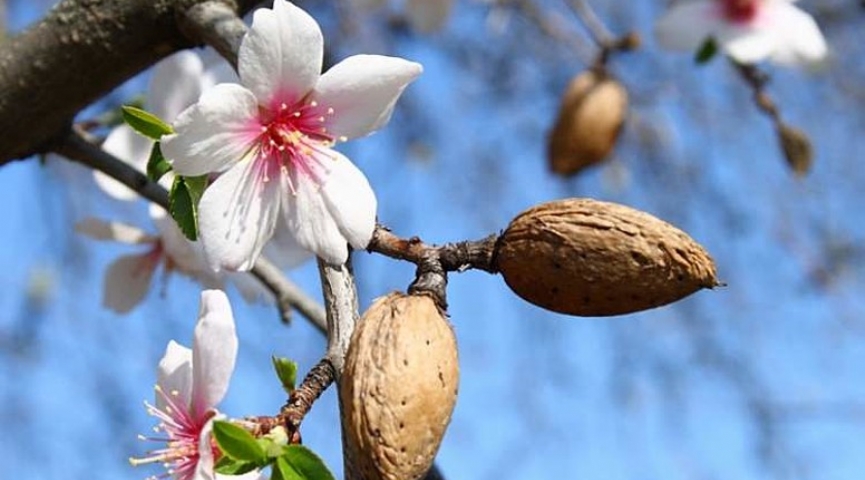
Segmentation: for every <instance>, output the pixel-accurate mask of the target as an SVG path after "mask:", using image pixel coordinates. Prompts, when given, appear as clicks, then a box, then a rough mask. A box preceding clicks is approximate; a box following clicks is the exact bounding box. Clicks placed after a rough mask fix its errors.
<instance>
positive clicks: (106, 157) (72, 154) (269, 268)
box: [53, 129, 326, 331]
mask: <svg viewBox="0 0 865 480" xmlns="http://www.w3.org/2000/svg"><path fill="white" fill-rule="evenodd" d="M84 135H86V134H84V133H82V132H78V131H76V130H74V129H70V130H68V131H67V134H66V135H65V136H64V137H63V138H62V139H61V140H60V142H59V143H57V144H55V145H54V147H53V150H54V151H55V152H56V153H58V154H59V155H61V156H63V157H65V158H68V159H70V160H73V161H76V162H78V163H80V164H82V165H84V166H87V167H90V168H92V169H95V170H99V171H101V172H104V173H105V174H107V175H108V176H110V177H112V178H114V179H115V180H117V181H119V182H120V183H122V184H124V185H126V186H127V187H129V188H131V189H133V190H135V191H136V192H138V193H139V194H140V195H141V196H142V197H144V198H146V199H148V200H150V201H151V202H153V203H155V204H157V205H159V206H161V207H162V208H164V209H166V210H168V192H167V191H166V190H165V189H164V188H162V186H161V185H159V184H158V183H156V182H153V181H151V180H150V179H148V178H147V176H146V175H144V174H143V173H141V172H139V171H138V170H136V169H134V168H132V167H130V166H129V165H127V164H126V163H124V162H123V161H121V160H120V159H118V158H117V157H115V156H114V155H111V154H109V153H108V152H106V151H104V150H102V149H101V148H99V147H98V146H96V145H95V144H94V143H93V142H92V141H90V140H89V139H87V138H86V137H85V136H84ZM250 273H251V274H252V275H253V276H255V278H257V279H258V280H259V281H260V282H261V283H262V284H263V285H264V286H265V287H266V288H267V289H268V290H269V291H270V292H271V293H272V294H273V296H274V297H275V298H276V304H277V307H278V308H279V311H280V314H281V316H282V318H283V320H284V321H285V320H288V319H289V318H290V315H291V309H292V308H293V309H295V310H297V311H298V312H300V314H301V315H303V316H304V317H306V318H307V319H308V320H309V321H310V322H312V324H313V325H315V326H316V327H318V328H319V330H321V331H324V330H325V328H326V320H325V312H324V309H323V308H322V307H321V306H320V305H318V303H317V302H316V301H315V300H313V299H312V298H310V297H309V296H307V295H306V294H305V293H303V291H302V290H301V289H300V287H298V286H297V285H295V284H294V283H293V282H291V281H290V280H289V279H288V278H286V277H285V276H284V275H282V272H280V271H279V269H278V268H277V267H276V266H274V265H273V264H272V263H270V262H269V261H268V260H267V259H266V258H264V257H259V259H258V261H257V262H256V263H255V266H254V267H253V268H252V270H251V271H250Z"/></svg>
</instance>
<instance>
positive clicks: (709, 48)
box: [694, 37, 718, 65]
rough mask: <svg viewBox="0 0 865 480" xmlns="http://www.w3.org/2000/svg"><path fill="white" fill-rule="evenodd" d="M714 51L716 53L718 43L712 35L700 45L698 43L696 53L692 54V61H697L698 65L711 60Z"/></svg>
mask: <svg viewBox="0 0 865 480" xmlns="http://www.w3.org/2000/svg"><path fill="white" fill-rule="evenodd" d="M716 53H718V43H717V42H716V41H715V38H714V37H709V38H707V39H706V40H705V41H704V42H703V44H702V45H700V48H699V49H698V50H697V54H696V55H695V56H694V61H695V62H697V64H698V65H704V64H706V63H707V62H708V61H709V60H711V59H712V58H713V57H714V56H715V54H716Z"/></svg>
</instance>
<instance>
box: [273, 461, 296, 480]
mask: <svg viewBox="0 0 865 480" xmlns="http://www.w3.org/2000/svg"><path fill="white" fill-rule="evenodd" d="M270 480H303V477H302V476H301V475H300V473H298V472H297V470H295V469H294V468H293V467H292V466H291V464H289V463H288V462H286V461H285V459H284V458H282V457H279V458H277V459H276V463H274V464H273V472H272V473H271V474H270Z"/></svg>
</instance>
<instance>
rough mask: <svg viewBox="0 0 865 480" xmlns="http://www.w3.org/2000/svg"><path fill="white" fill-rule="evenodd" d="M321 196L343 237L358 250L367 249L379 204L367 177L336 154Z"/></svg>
mask: <svg viewBox="0 0 865 480" xmlns="http://www.w3.org/2000/svg"><path fill="white" fill-rule="evenodd" d="M334 153H335V154H336V155H335V157H334V158H335V160H334V161H333V162H331V163H329V164H328V166H329V167H330V168H331V170H330V175H328V177H327V179H326V180H325V184H324V187H323V188H322V190H321V194H322V196H323V197H324V200H325V204H326V205H327V209H328V211H329V212H330V214H331V216H332V217H333V219H334V221H336V224H337V225H338V227H339V231H340V233H342V235H343V236H344V237H345V238H346V240H348V243H349V244H351V246H352V247H354V248H355V249H364V248H366V246H367V245H369V241H370V239H372V232H373V229H375V214H376V208H377V202H376V198H375V192H373V190H372V187H371V186H370V185H369V181H368V180H367V179H366V176H365V175H364V174H363V172H361V171H360V170H359V169H358V168H357V167H356V166H355V165H354V164H353V163H351V160H349V159H348V158H346V157H345V156H343V155H341V154H339V153H338V152H334Z"/></svg>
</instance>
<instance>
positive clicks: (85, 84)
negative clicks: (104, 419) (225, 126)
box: [0, 0, 259, 165]
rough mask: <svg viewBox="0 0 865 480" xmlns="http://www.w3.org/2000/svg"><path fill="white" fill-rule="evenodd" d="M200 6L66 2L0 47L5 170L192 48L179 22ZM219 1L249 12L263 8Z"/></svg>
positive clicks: (156, 1) (189, 2) (173, 0)
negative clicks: (132, 81) (85, 112)
mask: <svg viewBox="0 0 865 480" xmlns="http://www.w3.org/2000/svg"><path fill="white" fill-rule="evenodd" d="M211 1H213V0H211ZM202 3H205V2H204V0H63V1H61V2H60V3H58V4H57V5H56V6H55V7H54V8H53V9H52V10H51V11H50V12H49V13H48V14H47V15H46V16H45V18H43V19H42V20H40V21H39V22H38V23H36V24H34V25H32V26H31V27H30V28H28V29H27V30H25V31H24V32H23V33H21V34H20V35H18V36H16V37H14V38H11V39H9V40H8V41H5V42H4V43H2V44H0V165H3V164H5V163H8V162H10V161H13V160H16V159H23V158H26V157H28V156H31V155H33V154H36V153H40V152H43V151H46V150H47V149H48V145H49V144H50V142H52V141H57V140H59V139H61V138H62V137H63V136H64V135H65V134H66V132H67V130H68V126H69V125H70V124H71V123H72V121H73V119H74V118H75V116H76V115H77V114H78V112H79V111H81V110H82V109H83V108H85V107H87V106H88V105H89V104H91V103H93V102H94V101H96V100H98V99H99V98H101V97H103V96H104V95H106V94H107V93H108V92H110V91H111V90H113V89H114V88H116V87H117V86H119V85H120V84H122V83H123V82H125V81H126V80H128V79H129V78H131V77H133V76H135V75H136V74H138V73H140V72H142V71H143V70H145V69H146V68H148V67H150V66H151V65H153V64H154V63H156V62H157V61H158V60H160V59H162V58H163V57H165V56H167V55H169V54H171V53H173V52H176V51H178V50H180V49H183V48H188V47H191V46H194V42H193V41H191V40H190V39H188V38H187V36H186V35H184V33H183V32H182V31H181V27H180V22H179V21H178V19H181V18H188V16H187V12H188V11H189V9H191V8H193V7H196V6H197V5H199V4H202ZM222 3H223V4H224V5H227V6H228V7H230V8H231V9H232V10H233V11H236V12H238V13H240V14H244V13H246V12H247V11H249V10H250V9H251V8H252V7H253V6H255V5H256V4H257V3H259V2H258V0H237V1H236V2H235V1H231V0H222ZM196 8H201V7H196Z"/></svg>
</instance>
